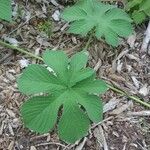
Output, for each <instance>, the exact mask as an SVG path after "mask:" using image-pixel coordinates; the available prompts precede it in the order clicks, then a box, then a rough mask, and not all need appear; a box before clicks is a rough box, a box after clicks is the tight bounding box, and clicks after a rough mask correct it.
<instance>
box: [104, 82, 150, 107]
mask: <svg viewBox="0 0 150 150" xmlns="http://www.w3.org/2000/svg"><path fill="white" fill-rule="evenodd" d="M107 86H108V87H109V88H110V89H111V90H113V91H115V92H117V93H119V94H121V95H122V96H126V97H128V98H130V99H132V100H134V101H136V102H137V103H140V104H142V105H143V106H146V107H148V108H150V104H149V103H146V102H144V101H143V100H141V99H140V98H139V97H137V96H132V95H129V94H128V93H126V92H124V91H123V90H121V89H119V88H116V87H114V86H112V85H110V84H107Z"/></svg>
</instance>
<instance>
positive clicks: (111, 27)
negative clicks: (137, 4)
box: [62, 0, 133, 46]
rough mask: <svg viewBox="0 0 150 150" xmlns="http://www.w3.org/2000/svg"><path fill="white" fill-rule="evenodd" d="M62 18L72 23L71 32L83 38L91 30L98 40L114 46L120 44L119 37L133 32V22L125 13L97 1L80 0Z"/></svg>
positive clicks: (65, 11) (67, 9)
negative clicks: (103, 39)
mask: <svg viewBox="0 0 150 150" xmlns="http://www.w3.org/2000/svg"><path fill="white" fill-rule="evenodd" d="M62 18H63V19H65V20H66V21H68V22H71V25H70V28H69V30H68V31H69V32H70V33H75V34H81V35H83V36H85V35H87V33H88V32H89V31H91V30H94V31H95V35H96V37H97V38H102V37H103V38H105V40H106V42H107V43H108V44H110V45H112V46H117V45H118V44H119V42H118V41H119V40H118V38H119V37H127V36H129V35H130V34H131V33H132V32H133V29H132V25H131V22H132V20H131V19H130V17H129V16H128V15H127V13H125V11H123V10H121V9H119V8H116V7H114V6H111V5H108V4H103V3H101V2H98V1H97V0H80V1H79V2H78V3H77V4H76V5H74V6H72V7H69V8H66V9H65V10H64V12H63V15H62Z"/></svg>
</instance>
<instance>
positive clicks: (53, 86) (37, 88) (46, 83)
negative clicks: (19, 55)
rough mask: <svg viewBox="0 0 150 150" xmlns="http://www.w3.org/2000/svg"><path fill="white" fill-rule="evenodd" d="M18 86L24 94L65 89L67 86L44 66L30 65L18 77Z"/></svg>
mask: <svg viewBox="0 0 150 150" xmlns="http://www.w3.org/2000/svg"><path fill="white" fill-rule="evenodd" d="M18 88H19V90H20V91H21V92H22V93H24V94H38V93H40V92H46V93H47V92H53V91H56V90H61V89H65V86H64V85H61V82H60V81H59V80H58V79H57V78H56V77H55V76H54V75H53V74H51V73H50V72H49V71H48V70H47V69H45V68H44V67H42V66H40V65H30V66H29V67H28V68H26V69H25V70H24V71H23V75H22V76H21V77H20V78H19V79H18Z"/></svg>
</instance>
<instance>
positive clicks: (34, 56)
mask: <svg viewBox="0 0 150 150" xmlns="http://www.w3.org/2000/svg"><path fill="white" fill-rule="evenodd" d="M0 45H2V46H4V47H7V48H10V49H13V50H17V51H19V52H21V53H23V54H26V55H28V56H30V57H33V58H36V59H39V60H42V61H43V59H42V58H41V57H39V56H36V55H35V54H33V53H30V52H28V51H27V50H25V49H22V48H19V47H17V46H14V45H11V44H8V43H6V42H3V41H2V40H0Z"/></svg>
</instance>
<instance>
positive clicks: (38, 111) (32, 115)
mask: <svg viewBox="0 0 150 150" xmlns="http://www.w3.org/2000/svg"><path fill="white" fill-rule="evenodd" d="M60 105H61V103H58V102H57V103H56V102H55V99H53V97H51V96H47V97H45V96H39V97H33V98H31V99H29V100H28V101H27V102H25V103H24V104H23V106H22V107H21V114H22V116H23V121H24V123H25V126H26V127H28V128H30V129H31V130H34V131H36V132H37V133H46V132H48V131H50V130H51V129H52V128H53V127H54V125H55V123H56V121H57V113H58V109H59V107H60Z"/></svg>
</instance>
